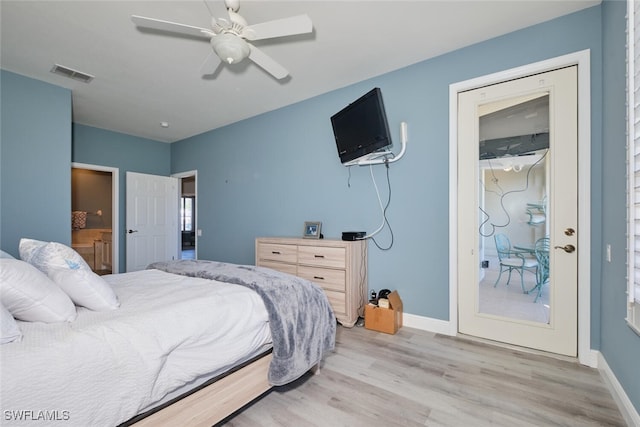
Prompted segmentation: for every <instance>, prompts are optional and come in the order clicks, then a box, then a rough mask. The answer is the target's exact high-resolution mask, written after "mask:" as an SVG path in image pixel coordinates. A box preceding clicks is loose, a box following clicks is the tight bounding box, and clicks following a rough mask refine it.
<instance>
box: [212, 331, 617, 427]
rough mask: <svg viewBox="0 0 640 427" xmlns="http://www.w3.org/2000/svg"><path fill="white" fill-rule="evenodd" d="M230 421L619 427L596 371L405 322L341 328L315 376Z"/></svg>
mask: <svg viewBox="0 0 640 427" xmlns="http://www.w3.org/2000/svg"><path fill="white" fill-rule="evenodd" d="M222 425H226V426H237V427H242V426H251V427H254V426H278V427H280V426H292V427H293V426H295V427H300V426H331V427H334V426H349V427H353V426H368V427H371V426H386V427H391V426H424V425H426V426H473V427H480V426H488V425H491V426H509V427H514V426H518V427H519V426H536V427H539V426H624V425H625V423H624V420H623V419H622V416H621V415H620V412H619V410H618V409H617V407H616V404H615V402H614V401H613V399H612V397H611V394H610V393H609V391H608V389H607V388H606V386H605V385H604V383H603V381H602V379H601V378H600V374H599V372H598V371H597V370H595V369H592V368H587V367H584V366H581V365H579V364H577V363H574V362H573V361H566V360H558V359H555V358H551V357H547V356H541V355H535V354H530V353H522V352H519V351H515V350H510V349H504V348H501V347H496V346H493V345H489V344H484V343H479V342H475V341H471V340H466V339H460V338H451V337H445V336H442V335H435V334H432V333H429V332H424V331H420V330H416V329H411V328H406V327H405V328H402V329H400V331H399V332H398V334H396V335H387V334H383V333H378V332H374V331H370V330H367V329H364V328H362V327H354V328H352V329H347V328H343V327H341V326H338V334H337V342H336V350H335V352H332V353H330V354H329V355H328V356H327V357H326V358H325V362H324V364H323V366H322V367H321V371H320V375H317V376H313V375H310V374H307V375H305V376H303V377H302V378H301V379H299V380H298V381H296V382H294V383H292V384H290V385H287V386H284V387H279V388H276V389H274V390H272V391H270V392H268V393H267V394H266V395H265V396H263V397H262V398H261V399H259V400H258V401H256V402H254V403H253V404H252V405H250V406H248V407H246V408H245V409H244V410H242V411H241V412H239V413H238V414H236V415H235V416H234V417H231V418H229V419H227V420H226V422H223V423H222Z"/></svg>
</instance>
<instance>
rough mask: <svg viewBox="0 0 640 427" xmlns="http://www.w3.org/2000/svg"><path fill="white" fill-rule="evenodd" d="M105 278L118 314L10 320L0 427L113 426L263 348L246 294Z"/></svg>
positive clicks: (188, 283) (141, 276) (258, 312)
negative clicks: (14, 331)
mask: <svg viewBox="0 0 640 427" xmlns="http://www.w3.org/2000/svg"><path fill="white" fill-rule="evenodd" d="M104 277H105V279H106V280H107V281H108V282H109V283H110V284H111V285H112V286H113V288H114V290H115V291H116V294H117V295H118V298H119V299H120V303H121V307H120V308H119V309H118V310H115V311H111V312H107V313H98V312H93V311H89V310H86V309H84V308H78V317H77V319H76V320H75V321H74V322H71V323H59V324H43V323H29V322H18V324H19V326H20V328H21V330H22V333H23V335H24V337H23V339H22V341H21V342H18V343H10V344H5V345H2V346H1V348H0V357H1V359H0V361H1V364H0V385H1V388H0V402H1V407H2V415H1V416H2V425H3V426H4V425H7V426H8V425H20V426H24V425H29V424H30V423H25V421H24V420H25V419H27V420H29V419H32V420H34V421H33V425H45V424H46V425H58V424H59V425H64V426H89V425H91V426H101V425H104V426H109V425H110V426H114V425H117V424H119V423H121V422H124V421H126V420H128V419H129V418H131V417H133V416H134V415H136V414H138V413H140V412H142V411H143V410H146V409H148V408H150V407H153V406H154V403H155V402H158V401H161V400H162V399H163V398H164V397H165V396H166V395H167V394H169V393H171V392H172V391H173V390H175V389H178V388H180V387H181V386H183V385H184V384H186V383H189V382H191V381H192V380H194V379H196V378H199V377H201V376H202V375H203V374H207V373H209V374H211V375H216V374H220V373H222V372H224V371H226V370H228V369H229V368H230V367H232V366H234V365H236V364H238V363H240V362H242V361H245V360H248V359H250V358H251V357H253V356H255V355H257V354H259V353H260V352H262V351H264V350H266V349H268V348H269V347H270V345H271V336H270V332H269V325H268V317H267V311H266V309H265V307H264V304H263V302H262V299H261V298H260V297H259V296H258V294H256V293H255V292H253V291H252V290H249V289H248V288H245V287H242V286H237V285H231V284H225V283H221V282H215V281H211V280H206V279H195V278H189V277H184V276H177V275H173V274H169V273H164V272H161V271H158V270H145V271H137V272H133V273H124V274H117V275H111V276H104ZM7 411H9V412H7ZM42 417H48V418H42ZM18 418H22V421H19V420H18ZM14 419H15V420H14ZM43 420H49V421H46V422H45V423H43ZM56 420H57V421H56Z"/></svg>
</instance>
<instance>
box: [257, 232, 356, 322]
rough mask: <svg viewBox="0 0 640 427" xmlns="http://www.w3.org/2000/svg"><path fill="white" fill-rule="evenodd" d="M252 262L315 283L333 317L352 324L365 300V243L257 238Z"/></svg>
mask: <svg viewBox="0 0 640 427" xmlns="http://www.w3.org/2000/svg"><path fill="white" fill-rule="evenodd" d="M256 265H257V266H261V267H267V268H271V269H274V270H278V271H281V272H283V273H289V274H293V275H296V276H299V277H302V278H304V279H307V280H310V281H312V282H314V283H316V284H317V285H319V286H320V287H321V288H322V289H323V290H324V292H325V294H326V295H327V298H328V299H329V302H330V303H331V307H332V308H333V311H334V313H335V315H336V318H337V319H338V321H339V322H340V324H342V325H343V326H346V327H348V328H350V327H352V326H353V325H354V324H355V323H356V322H357V320H358V317H359V316H360V315H362V311H363V310H364V304H365V303H366V301H367V297H366V293H367V289H368V282H367V242H366V240H357V241H353V242H351V241H343V240H334V239H300V238H287V237H259V238H257V239H256Z"/></svg>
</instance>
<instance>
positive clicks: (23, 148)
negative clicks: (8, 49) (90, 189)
mask: <svg viewBox="0 0 640 427" xmlns="http://www.w3.org/2000/svg"><path fill="white" fill-rule="evenodd" d="M0 86H1V87H2V92H1V93H0V102H1V110H2V116H1V123H2V131H1V137H2V139H1V141H0V166H1V167H0V195H1V207H0V211H1V214H0V220H1V221H0V247H2V249H3V250H4V251H7V252H9V253H11V254H12V255H13V256H17V255H18V243H19V241H20V238H21V237H33V238H37V239H42V240H55V241H58V242H63V243H67V244H69V243H70V241H71V217H70V215H71V186H70V183H71V91H69V90H67V89H64V88H61V87H58V86H53V85H50V84H48V83H43V82H41V81H38V80H33V79H30V78H27V77H23V76H20V75H18V74H14V73H10V72H7V71H4V70H2V71H0Z"/></svg>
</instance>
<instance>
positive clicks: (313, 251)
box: [298, 246, 346, 268]
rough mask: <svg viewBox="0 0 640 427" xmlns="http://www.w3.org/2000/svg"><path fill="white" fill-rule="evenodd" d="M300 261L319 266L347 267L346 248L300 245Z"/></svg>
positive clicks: (300, 262)
mask: <svg viewBox="0 0 640 427" xmlns="http://www.w3.org/2000/svg"><path fill="white" fill-rule="evenodd" d="M298 263H299V264H307V265H316V266H318V267H331V268H346V251H345V248H333V247H323V246H298Z"/></svg>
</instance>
